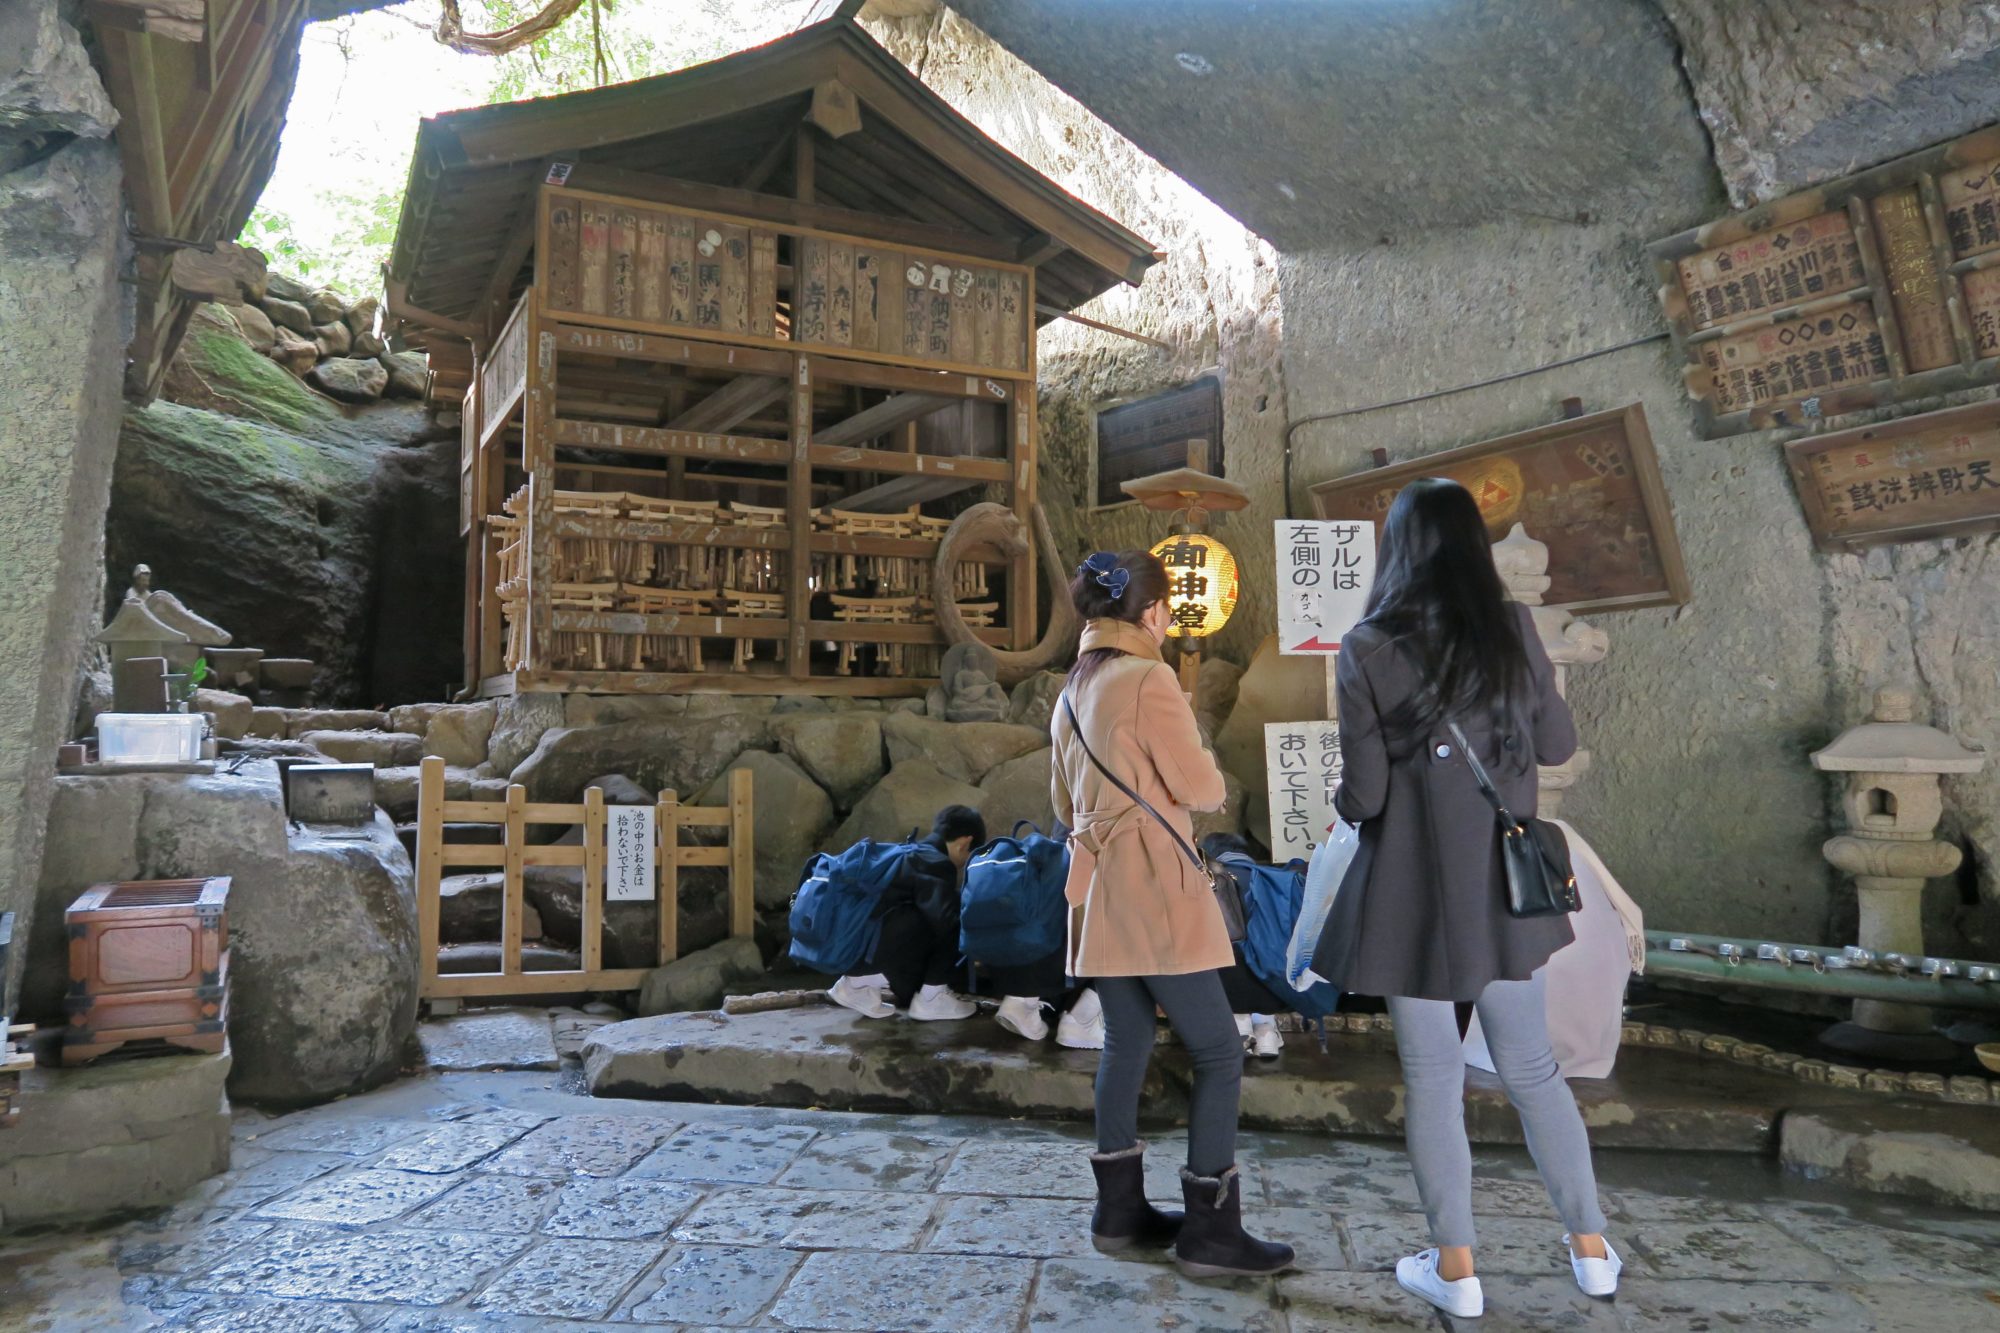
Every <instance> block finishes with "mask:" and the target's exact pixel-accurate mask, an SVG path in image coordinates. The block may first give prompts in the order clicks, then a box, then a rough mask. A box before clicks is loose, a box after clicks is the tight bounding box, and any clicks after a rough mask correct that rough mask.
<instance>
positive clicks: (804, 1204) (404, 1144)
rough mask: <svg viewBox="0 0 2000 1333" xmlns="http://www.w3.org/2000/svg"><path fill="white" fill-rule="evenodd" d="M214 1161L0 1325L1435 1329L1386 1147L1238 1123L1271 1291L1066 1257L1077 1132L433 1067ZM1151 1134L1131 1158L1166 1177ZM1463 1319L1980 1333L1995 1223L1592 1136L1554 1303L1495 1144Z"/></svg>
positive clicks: (27, 1252) (42, 1329) (53, 1241)
mask: <svg viewBox="0 0 2000 1333" xmlns="http://www.w3.org/2000/svg"><path fill="white" fill-rule="evenodd" d="M236 1139H237V1142H236V1149H235V1166H234V1168H233V1169H232V1170H231V1171H230V1172H229V1173H228V1174H227V1175H226V1176H223V1177H220V1178H218V1179H216V1180H213V1181H210V1182H209V1183H208V1184H206V1185H205V1186H203V1187H202V1188H201V1190H200V1191H199V1192H198V1193H197V1194H196V1195H194V1196H193V1197H191V1198H189V1199H187V1200H186V1201H185V1202H183V1203H182V1204H181V1205H179V1206H177V1207H175V1208H174V1209H172V1210H171V1211H170V1212H168V1213H166V1214H165V1215H164V1216H159V1217H154V1218H150V1219H145V1220H141V1221H135V1222H131V1223H128V1224H125V1225H123V1226H118V1227H114V1228H109V1229H105V1230H100V1231H96V1232H91V1233H68V1234H53V1235H48V1236H43V1237H39V1238H27V1239H16V1240H13V1241H9V1242H0V1330H8V1331H9V1333H12V1331H13V1330H23V1331H24V1333H26V1331H30V1330H32V1331H33V1333H68V1331H69V1330H76V1331H78V1333H83V1331H84V1330H89V1331H90V1333H96V1331H97V1330H120V1329H149V1328H150V1329H162V1330H183V1331H186V1333H218V1331H220V1330H238V1329H241V1330H258V1331H259V1333H334V1331H336V1330H337V1331H339V1333H348V1331H350V1330H381V1333H529V1330H576V1331H581V1330H610V1329H634V1328H649V1329H685V1330H723V1329H728V1330H745V1329H766V1330H775V1329H828V1330H913V1331H914V1330H941V1331H942V1330H948V1331H950V1333H961V1331H963V1333H989V1331H999V1330H1034V1331H1035V1333H1043V1331H1046V1333H1067V1331H1071V1330H1075V1331H1079V1333H1080V1331H1083V1330H1092V1331H1096V1330H1105V1331H1107V1333H1140V1331H1142V1330H1150V1329H1159V1330H1173V1331H1174V1333H1198V1331H1200V1330H1217V1331H1218V1333H1219V1331H1222V1330H1228V1331H1229V1333H1235V1331H1236V1330H1251V1331H1253V1333H1329V1331H1330V1330H1336V1329H1340V1330H1347V1329H1442V1328H1446V1327H1449V1326H1450V1324H1449V1322H1448V1321H1446V1320H1444V1319H1443V1318H1442V1316H1438V1315H1436V1314H1434V1313H1432V1312H1431V1311H1430V1310H1429V1309H1428V1307H1425V1306H1423V1305H1421V1304H1419V1303H1417V1302H1416V1301H1414V1300H1413V1299H1412V1298H1410V1297H1408V1296H1406V1295H1404V1294H1403V1293H1402V1292H1400V1291H1399V1290H1398V1289H1397V1287H1396V1285H1395V1282H1394V1280H1393V1278H1392V1277H1391V1276H1390V1274H1389V1271H1388V1270H1389V1269H1390V1268H1391V1266H1392V1265H1393V1264H1394V1262H1395V1260H1396V1258H1397V1256H1399V1255H1401V1254H1403V1253H1406V1252H1408V1251H1410V1250H1412V1249H1414V1248H1417V1247H1418V1246H1420V1245H1422V1244H1423V1243H1424V1224H1423V1219H1422V1217H1421V1216H1420V1215H1419V1214H1418V1213H1417V1212H1416V1211H1415V1210H1416V1204H1417V1200H1416V1194H1415V1191H1414V1189H1413V1187H1412V1185H1411V1182H1410V1178H1409V1173H1408V1170H1407V1168H1406V1167H1405V1165H1404V1162H1403V1159H1402V1156H1401V1154H1400V1152H1399V1151H1398V1148H1397V1145H1395V1144H1393V1143H1387V1142H1382V1141H1364V1140H1335V1139H1319V1138H1312V1137H1307V1136H1291V1135H1251V1136H1246V1140H1245V1143H1244V1147H1243V1152H1242V1161H1243V1168H1244V1176H1245V1181H1246V1199H1247V1201H1248V1206H1247V1209H1246V1211H1247V1212H1248V1213H1249V1214H1250V1216H1251V1218H1252V1220H1253V1222H1254V1224H1255V1225H1256V1226H1257V1228H1258V1229H1260V1230H1262V1231H1263V1232H1265V1233H1266V1234H1269V1235H1273V1236H1276V1237H1279V1238H1282V1239H1284V1240H1287V1241H1289V1242H1291V1243H1292V1244H1293V1245H1295V1246H1297V1247H1298V1250H1299V1255H1300V1263H1299V1270H1298V1271H1297V1272H1295V1273H1291V1274H1288V1275H1285V1276H1282V1277H1279V1278H1277V1279H1274V1280H1271V1279H1266V1280H1243V1281H1235V1282H1216V1283H1198V1282H1192V1281H1188V1280H1185V1279H1183V1278H1181V1277H1180V1276H1179V1275H1178V1274H1177V1273H1176V1272H1175V1271H1174V1270H1173V1269H1172V1268H1171V1267H1170V1266H1169V1265H1167V1264H1166V1263H1164V1262H1161V1261H1160V1260H1159V1258H1158V1257H1153V1258H1151V1259H1110V1258H1105V1257H1103V1256H1100V1255H1097V1254H1096V1253H1095V1252H1093V1251H1092V1250H1091V1248H1090V1244H1089V1237H1088V1235H1087V1226H1088V1216H1089V1205H1088V1202H1087V1200H1088V1199H1089V1197H1090V1195H1091V1178H1090V1172H1089V1166H1088V1162H1087V1160H1086V1158H1085V1153H1086V1151H1087V1144H1086V1141H1085V1139H1084V1133H1083V1127H1081V1126H1078V1125H1074V1124H1064V1125H1058V1124H1049V1123H1046V1122H1026V1121H1007V1120H977V1119H964V1118H961V1119H945V1118H934V1117H915V1116H871V1115H856V1114H845V1113H834V1112H816V1111H803V1110H775V1109H758V1108H731V1107H714V1106H696V1105H676V1104H667V1103H637V1102H615V1101H605V1100H596V1101H593V1100H588V1099H584V1098H581V1097H579V1096H577V1095H575V1093H574V1091H573V1089H571V1088H570V1087H569V1086H567V1085H566V1084H565V1082H564V1081H563V1080H562V1079H560V1078H557V1077H554V1076H550V1075H528V1074H493V1073H481V1074H448V1075H444V1076H441V1077H429V1078H423V1079H416V1080H410V1081H407V1082H405V1083H402V1084H399V1085H396V1086H395V1087H392V1088H388V1089H384V1090H382V1091H380V1092H377V1093H372V1094H369V1095H367V1096H363V1097H357V1098H353V1099H351V1100H347V1101H343V1102H340V1103H336V1104H334V1105H331V1106H326V1107H320V1108H317V1109H315V1110H312V1111H307V1112H302V1113H299V1114H296V1115H292V1116H287V1117H282V1118H267V1117H264V1116H260V1115H257V1114H255V1113H241V1114H239V1116H238V1117H237V1128H236ZM1182 1146H1183V1145H1182V1144H1181V1143H1179V1142H1177V1141H1175V1140H1174V1139H1173V1137H1172V1136H1162V1138H1161V1139H1160V1140H1158V1141H1156V1143H1155V1145H1154V1151H1153V1153H1152V1154H1151V1155H1150V1156H1149V1158H1148V1172H1149V1175H1150V1177H1151V1181H1152V1189H1153V1191H1154V1192H1155V1195H1156V1197H1158V1198H1161V1199H1167V1198H1174V1197H1177V1193H1178V1190H1177V1185H1176V1182H1175V1178H1174V1167H1175V1157H1176V1154H1177V1153H1178V1152H1179V1151H1180V1150H1181V1148H1182ZM1480 1170H1481V1173H1482V1174H1481V1183H1480V1186H1479V1189H1478V1192H1477V1195H1476V1201H1475V1209H1476V1211H1477V1212H1478V1213H1479V1214H1481V1219H1480V1221H1481V1228H1482V1236H1481V1250H1480V1260H1481V1267H1482V1270H1483V1274H1484V1276H1485V1285H1486V1291H1487V1308H1488V1313H1487V1316H1486V1318H1485V1319H1484V1320H1482V1321H1477V1323H1476V1324H1475V1323H1473V1322H1471V1321H1466V1322H1465V1324H1464V1326H1465V1327H1478V1326H1483V1328H1484V1329H1486V1330H1505V1329H1516V1328H1536V1329H1540V1328H1551V1329H1555V1328H1560V1329H1586V1330H1589V1329H1601V1330H1616V1329H1629V1330H1655V1329H1658V1330H1667V1329H1672V1330H1685V1329H1722V1328H1814V1329H1839V1330H1849V1329H1852V1330H1870V1329H1874V1330H1881V1331H1882V1333H1896V1331H1900V1330H1924V1333H1933V1331H1934V1330H1937V1329H1973V1328H2000V1259H1996V1255H2000V1217H1994V1216H1991V1215H1969V1214H1954V1213H1949V1212H1946V1211H1943V1210H1937V1209H1919V1208H1914V1207H1898V1206H1895V1205H1888V1204H1884V1203H1883V1202H1882V1201H1880V1200H1876V1199H1866V1198H1863V1197H1861V1196H1848V1195H1843V1194H1840V1193H1837V1192H1834V1191H1832V1190H1830V1189H1827V1188H1822V1187H1815V1186H1812V1185H1809V1184H1805V1183H1802V1182H1798V1181H1792V1180H1787V1179H1784V1178H1782V1177H1780V1176H1779V1175H1778V1174H1777V1173H1776V1171H1775V1170H1773V1169H1772V1168H1771V1167H1770V1166H1769V1165H1768V1164H1766V1163H1764V1162H1760V1161H1754V1160H1750V1159H1745V1158H1742V1157H1722V1156H1716V1157H1699V1156H1692V1155H1672V1156H1669V1155H1662V1154H1637V1153H1632V1154H1618V1153H1609V1154H1604V1155H1603V1157H1602V1160H1601V1162H1600V1170H1601V1174H1602V1175H1603V1177H1604V1194H1605V1202H1606V1207H1607V1211H1608V1212H1609V1213H1610V1214H1611V1217H1612V1219H1613V1221H1612V1232H1611V1234H1612V1237H1613V1240H1614V1242H1615V1243H1617V1244H1619V1245H1620V1246H1621V1248H1622V1249H1623V1250H1624V1251H1625V1253H1626V1255H1627V1268H1626V1281H1625V1287H1624V1290H1623V1291H1622V1292H1621V1293H1620V1295H1619V1296H1618V1298H1617V1300H1616V1301H1613V1302H1595V1301H1591V1300H1588V1299H1586V1298H1584V1297H1583V1296H1581V1295H1580V1294H1578V1292H1577V1291H1576V1289H1575V1287H1574V1285H1573V1284H1572V1283H1571V1282H1570V1280H1569V1277H1568V1271H1567V1266H1566V1265H1565V1264H1564V1262H1563V1258H1562V1250H1561V1247H1560V1235H1561V1230H1562V1228H1561V1226H1560V1225H1559V1224H1558V1223H1557V1222H1556V1221H1555V1219H1554V1218H1553V1217H1552V1216H1551V1215H1550V1213H1549V1207H1548V1203H1547V1200H1546V1199H1545V1197H1544V1196H1543V1194H1542V1192H1541V1189H1540V1186H1539V1185H1538V1184H1537V1183H1536V1182H1535V1181H1534V1179H1533V1175H1532V1169H1531V1168H1530V1167H1529V1165H1528V1163H1527V1162H1526V1160H1525V1158H1523V1157H1522V1156H1521V1155H1520V1154H1518V1153H1511V1152H1492V1153H1482V1154H1481V1155H1480Z"/></svg>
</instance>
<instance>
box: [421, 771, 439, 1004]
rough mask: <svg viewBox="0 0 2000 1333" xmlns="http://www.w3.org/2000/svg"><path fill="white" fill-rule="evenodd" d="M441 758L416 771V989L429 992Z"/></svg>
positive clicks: (433, 971)
mask: <svg viewBox="0 0 2000 1333" xmlns="http://www.w3.org/2000/svg"><path fill="white" fill-rule="evenodd" d="M444 781H445V779H444V760H443V759H441V758H439V757H438V756H436V755H431V756H429V757H428V758H426V759H425V760H424V762H423V765H422V767H421V768H419V769H418V771H417V969H418V985H417V989H418V993H419V994H423V995H428V994H430V991H431V985H432V983H433V982H435V981H436V980H437V974H438V970H437V967H438V942H439V941H438V932H439V918H440V914H441V912H442V910H443V904H442V902H441V895H442V893H443V884H444V858H443V856H442V855H441V854H440V853H441V851H442V849H443V847H444V821H445V799H444Z"/></svg>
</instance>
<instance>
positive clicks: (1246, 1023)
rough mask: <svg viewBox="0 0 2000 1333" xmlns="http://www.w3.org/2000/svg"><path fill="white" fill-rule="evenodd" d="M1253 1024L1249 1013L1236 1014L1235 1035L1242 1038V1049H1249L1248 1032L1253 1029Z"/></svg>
mask: <svg viewBox="0 0 2000 1333" xmlns="http://www.w3.org/2000/svg"><path fill="white" fill-rule="evenodd" d="M1254 1026H1255V1025H1254V1024H1253V1023H1252V1021H1251V1018H1250V1015H1248V1014H1238V1015H1236V1035H1237V1036H1239V1037H1241V1038H1243V1049H1244V1050H1246V1051H1247V1050H1249V1049H1250V1033H1251V1032H1252V1031H1253V1030H1254Z"/></svg>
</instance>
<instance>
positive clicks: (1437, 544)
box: [1363, 477, 1529, 738]
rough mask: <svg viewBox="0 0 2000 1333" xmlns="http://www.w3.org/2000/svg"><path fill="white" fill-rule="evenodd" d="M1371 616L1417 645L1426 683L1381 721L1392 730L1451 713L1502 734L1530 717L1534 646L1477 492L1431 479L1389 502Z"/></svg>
mask: <svg viewBox="0 0 2000 1333" xmlns="http://www.w3.org/2000/svg"><path fill="white" fill-rule="evenodd" d="M1363 622H1364V623H1366V624H1372V625H1375V626H1377V627H1378V628H1380V629H1382V630H1384V631H1386V632H1387V633H1388V634H1390V635H1391V636H1392V637H1394V638H1397V639H1400V640H1402V641H1403V643H1404V644H1405V645H1406V646H1407V647H1408V649H1409V651H1410V653H1411V655H1412V656H1413V657H1414V659H1415V661H1416V665H1417V670H1418V675H1419V678H1420V680H1421V684H1420V686H1419V688H1418V689H1417V691H1416V693H1414V694H1412V695H1411V696H1410V697H1409V698H1408V699H1407V700H1405V701H1404V702H1403V703H1401V704H1399V705H1397V706H1396V707H1395V708H1394V709H1392V710H1391V711H1390V714H1389V715H1388V716H1386V717H1384V718H1383V719H1382V721H1383V726H1384V728H1385V729H1386V730H1387V732H1388V733H1389V734H1390V736H1391V737H1392V738H1407V737H1410V736H1413V735H1419V734H1425V733H1428V732H1430V731H1431V730H1432V729H1433V728H1435V727H1437V726H1438V725H1440V724H1441V723H1443V722H1445V721H1446V720H1448V719H1451V718H1477V717H1484V718H1485V719H1486V720H1487V721H1489V722H1490V723H1491V724H1492V726H1493V728H1494V729H1495V730H1497V731H1499V732H1501V733H1503V734H1518V733H1519V732H1521V731H1522V730H1523V729H1524V728H1525V726H1526V724H1527V722H1528V720H1529V702H1528V694H1529V674H1528V652H1527V646H1526V645H1525V644H1524V643H1523V642H1522V638H1521V624H1520V621H1519V620H1518V619H1517V618H1516V616H1515V613H1514V609H1513V608H1512V607H1510V606H1509V605H1508V604H1507V591H1506V588H1505V587H1504V586H1503V585H1502V584H1501V582H1500V572H1499V570H1497V569H1496V568H1494V565H1493V546H1492V537H1491V536H1490V535H1489V534H1488V533H1487V531H1486V520H1485V519H1484V518H1483V517H1482V516H1481V515H1480V512H1479V505H1478V503H1477V502H1475V501H1474V500H1473V498H1472V492H1470V491H1468V490H1466V489H1465V487H1463V486H1461V485H1459V484H1458V483H1457V482H1455V481H1450V480H1447V479H1445V478H1442V477H1424V478H1422V479H1421V480H1418V481H1413V482H1411V483H1410V484H1409V485H1408V486H1405V487H1404V488H1403V490H1402V492H1401V493H1400V494H1399V495H1397V496H1396V501H1395V503H1394V504H1392V505H1390V506H1389V517H1388V519H1387V521H1386V522H1384V524H1383V526H1382V544H1381V548H1380V550H1379V551H1378V552H1377V554H1376V559H1375V584H1374V586H1373V587H1372V588H1370V589H1369V591H1368V604H1367V611H1366V613H1365V614H1364V616H1363Z"/></svg>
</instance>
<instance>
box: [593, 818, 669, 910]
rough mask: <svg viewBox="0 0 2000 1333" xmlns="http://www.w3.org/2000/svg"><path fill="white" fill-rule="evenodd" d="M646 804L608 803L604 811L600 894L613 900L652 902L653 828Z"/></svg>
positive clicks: (652, 820) (654, 821)
mask: <svg viewBox="0 0 2000 1333" xmlns="http://www.w3.org/2000/svg"><path fill="white" fill-rule="evenodd" d="M657 822H658V820H657V818H656V812H655V810H654V808H653V807H652V806H650V805H612V806H606V807H605V810H604V842H605V848H604V896H605V899H606V900H607V901H610V902H614V903H649V902H651V901H653V882H654V878H655V876H654V873H653V870H654V862H653V829H654V827H655V825H656V824H657Z"/></svg>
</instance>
